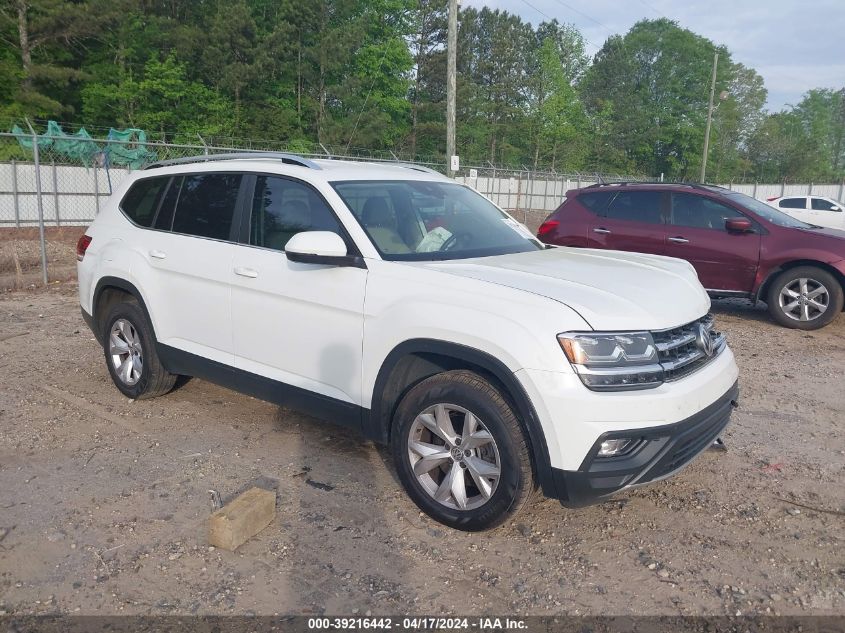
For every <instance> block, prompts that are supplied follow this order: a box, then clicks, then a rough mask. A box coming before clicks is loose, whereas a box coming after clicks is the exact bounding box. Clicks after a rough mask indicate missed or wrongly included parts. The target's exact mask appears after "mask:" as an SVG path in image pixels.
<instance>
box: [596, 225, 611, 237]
mask: <svg viewBox="0 0 845 633" xmlns="http://www.w3.org/2000/svg"><path fill="white" fill-rule="evenodd" d="M593 233H601V234H602V235H607V234H608V233H610V231H609V230H608V229H606V228H604V227H603V226H600V227H599V228H597V229H593Z"/></svg>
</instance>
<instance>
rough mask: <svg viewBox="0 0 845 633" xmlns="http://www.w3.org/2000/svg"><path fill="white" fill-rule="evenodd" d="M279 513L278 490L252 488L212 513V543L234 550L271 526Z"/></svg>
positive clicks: (210, 539) (210, 524)
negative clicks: (277, 510) (277, 509)
mask: <svg viewBox="0 0 845 633" xmlns="http://www.w3.org/2000/svg"><path fill="white" fill-rule="evenodd" d="M275 514H276V493H275V491H273V490H265V489H263V488H250V489H249V490H247V491H246V492H244V493H243V494H241V495H239V496H238V497H236V498H235V499H234V500H233V501H231V502H230V503H228V504H226V505H225V506H223V507H222V508H220V509H219V510H217V511H216V512H215V513H214V514H212V515H211V518H210V519H209V523H208V542H209V543H210V544H211V545H214V546H215V547H220V548H222V549H228V550H234V549H236V548H238V547H240V546H241V545H242V544H243V543H245V542H246V541H248V540H249V539H251V538H252V537H253V536H255V535H256V534H258V533H259V532H260V531H261V530H263V529H264V528H266V527H267V526H268V525H270V522H271V521H272V520H273V517H274V516H275Z"/></svg>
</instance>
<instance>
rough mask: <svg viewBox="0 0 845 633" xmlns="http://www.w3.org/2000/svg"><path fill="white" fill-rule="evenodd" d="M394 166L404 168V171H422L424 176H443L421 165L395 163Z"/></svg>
mask: <svg viewBox="0 0 845 633" xmlns="http://www.w3.org/2000/svg"><path fill="white" fill-rule="evenodd" d="M396 165H397V166H398V167H404V168H405V169H413V170H414V171H422V172H425V173H426V174H434V175H436V176H442V175H443V174H441V173H440V172H439V171H437V170H436V169H432V168H431V167H424V166H422V165H415V164H413V163H401V162H400V163H396Z"/></svg>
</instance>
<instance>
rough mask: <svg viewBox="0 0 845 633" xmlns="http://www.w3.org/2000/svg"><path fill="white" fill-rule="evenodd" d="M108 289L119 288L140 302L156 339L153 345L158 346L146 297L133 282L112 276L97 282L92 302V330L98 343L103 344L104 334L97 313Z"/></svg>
mask: <svg viewBox="0 0 845 633" xmlns="http://www.w3.org/2000/svg"><path fill="white" fill-rule="evenodd" d="M107 288H119V289H120V290H123V291H124V292H126V293H128V294H130V295H132V296H133V297H134V298H135V299H136V300H137V301H138V305H140V306H141V310H143V312H144V316H145V317H146V319H147V323H149V324H150V331H151V332H152V334H153V339H154V341H153V343H154V344H158V339H157V338H156V334H155V329H154V328H153V320H152V319H151V318H150V312H149V310H147V304H146V302H145V301H144V297H143V296H142V295H141V292H140V291H139V290H138V288H136V287H135V285H134V284H132V283H131V282H129V281H126V280H125V279H121V278H120V277H110V276H106V277H101V278H100V280H99V281H97V285H96V286H95V287H94V298H93V300H92V302H91V310H92V312H93V314H92V315H91V317H92V322H93V327H92V330H93V331H94V337H95V338H96V339H97V341H99V342H100V343H101V344H102V342H103V341H102V336H103V333H102V332H100V324H99V323H97V312H98V311H99V303H100V299H101V298H102V295H103V292H104V291H105V290H106V289H107Z"/></svg>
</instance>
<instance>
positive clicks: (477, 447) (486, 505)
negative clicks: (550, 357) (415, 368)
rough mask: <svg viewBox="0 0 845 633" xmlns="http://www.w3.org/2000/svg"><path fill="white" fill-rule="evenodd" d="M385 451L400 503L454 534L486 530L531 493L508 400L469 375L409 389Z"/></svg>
mask: <svg viewBox="0 0 845 633" xmlns="http://www.w3.org/2000/svg"><path fill="white" fill-rule="evenodd" d="M390 439H391V448H392V453H393V460H394V463H395V464H396V472H397V475H398V476H399V480H400V481H401V482H402V485H403V486H404V487H405V490H406V491H407V492H408V495H409V496H410V497H411V499H412V500H413V501H414V503H416V504H417V506H419V508H420V509H421V510H422V511H423V512H425V513H426V514H428V515H429V516H430V517H432V518H433V519H435V520H436V521H439V522H440V523H443V524H444V525H448V526H450V527H453V528H457V529H459V530H467V531H477V530H489V529H491V528H494V527H496V526H497V525H499V524H501V523H503V522H504V521H506V520H507V519H509V518H510V517H512V516H514V515H515V514H516V513H517V512H519V511H520V509H522V508H523V507H524V506H525V505H526V503H528V501H529V500H530V498H531V494H532V493H533V492H534V489H535V485H534V473H533V468H532V463H531V451H530V449H529V446H528V442H527V440H526V436H525V433H524V431H523V428H522V424H521V422H520V420H519V418H518V417H517V416H516V413H515V412H514V409H513V408H512V406H511V404H510V402H509V400H508V399H507V398H506V397H505V396H504V395H503V394H502V392H501V391H499V389H497V388H496V387H494V386H493V385H492V384H491V383H490V382H489V381H488V380H486V379H485V378H484V377H482V376H480V375H478V374H476V373H474V372H472V371H469V370H463V369H461V370H453V371H444V372H442V373H439V374H435V375H434V376H430V377H429V378H426V379H424V380H422V381H420V382H419V383H417V384H416V385H414V386H413V387H412V388H411V389H409V390H408V392H407V393H406V394H405V395H404V397H403V398H402V401H401V402H400V403H399V406H398V407H397V408H396V412H395V413H394V416H393V428H392V430H391V438H390Z"/></svg>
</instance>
